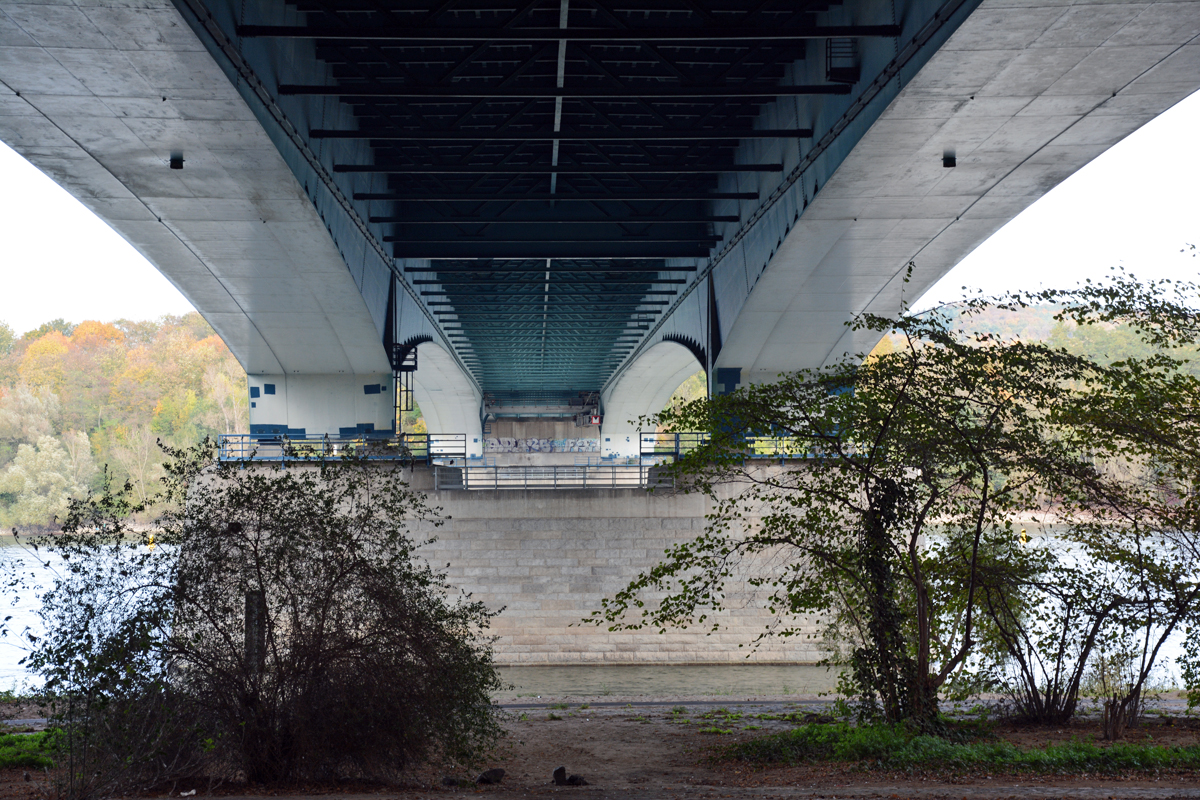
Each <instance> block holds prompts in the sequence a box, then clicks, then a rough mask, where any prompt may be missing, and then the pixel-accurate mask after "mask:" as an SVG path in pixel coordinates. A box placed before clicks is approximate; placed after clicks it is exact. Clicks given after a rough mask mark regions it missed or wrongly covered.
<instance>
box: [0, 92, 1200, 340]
mask: <svg viewBox="0 0 1200 800" xmlns="http://www.w3.org/2000/svg"><path fill="white" fill-rule="evenodd" d="M1198 131H1200V93H1197V94H1195V95H1192V96H1191V97H1189V98H1188V99H1186V100H1184V101H1183V102H1182V103H1180V104H1178V105H1177V106H1175V107H1174V108H1172V109H1170V110H1169V111H1167V112H1166V113H1164V114H1162V115H1161V116H1159V117H1158V118H1157V119H1155V120H1152V121H1151V122H1150V123H1148V124H1147V125H1145V126H1144V127H1143V128H1142V129H1141V130H1139V131H1137V132H1135V133H1134V134H1132V135H1131V136H1129V137H1128V138H1126V139H1125V140H1124V141H1123V142H1121V143H1119V144H1117V145H1116V146H1114V147H1113V148H1111V149H1110V150H1109V151H1108V152H1106V153H1104V154H1103V155H1102V156H1100V157H1099V158H1097V159H1096V160H1095V161H1093V162H1092V163H1091V164H1089V165H1088V166H1086V167H1085V168H1083V169H1081V170H1080V171H1079V172H1077V173H1076V174H1075V175H1073V176H1072V177H1071V178H1069V179H1068V180H1066V181H1064V182H1063V183H1062V184H1061V185H1060V186H1058V187H1057V188H1056V189H1054V191H1052V192H1050V193H1049V194H1047V195H1046V196H1045V197H1043V198H1042V199H1041V200H1039V201H1038V202H1037V203H1035V204H1034V205H1033V206H1031V207H1030V208H1028V209H1027V210H1026V211H1025V213H1023V214H1021V216H1019V217H1017V218H1016V219H1015V220H1013V221H1012V222H1010V223H1009V224H1008V225H1007V226H1005V227H1004V228H1003V229H1001V230H1000V231H999V232H998V233H996V235H995V236H993V237H992V238H991V239H989V240H988V241H987V242H985V243H984V244H983V245H982V246H980V247H979V248H978V249H977V250H976V251H975V252H974V253H972V254H971V255H970V256H968V257H967V258H966V259H965V260H964V261H963V262H962V263H961V264H960V265H959V266H958V267H956V268H955V269H954V270H953V271H952V272H951V273H950V274H948V275H947V276H946V277H945V278H944V279H943V280H942V281H940V282H939V283H938V284H937V285H936V286H934V287H933V288H932V289H931V290H930V291H929V292H928V293H927V294H926V296H925V298H923V299H922V301H921V303H920V304H919V305H921V306H926V305H930V304H932V303H933V302H934V301H943V300H954V299H956V298H958V297H960V296H961V293H962V290H961V288H960V287H962V286H969V287H972V288H980V289H983V290H985V291H986V292H987V293H989V294H991V293H997V292H1002V291H1006V290H1010V289H1033V288H1036V287H1037V286H1039V285H1046V286H1070V285H1073V284H1074V283H1076V282H1078V281H1080V280H1082V279H1083V278H1085V277H1088V276H1095V275H1098V274H1102V273H1103V272H1104V271H1106V268H1107V267H1109V266H1111V265H1115V264H1123V265H1124V266H1126V267H1127V268H1128V269H1130V270H1131V271H1132V272H1133V273H1134V274H1136V275H1137V276H1138V277H1145V278H1150V277H1181V278H1189V279H1190V278H1195V277H1196V276H1197V272H1200V259H1193V258H1192V257H1191V255H1190V253H1189V254H1187V255H1185V254H1182V253H1180V251H1181V250H1182V249H1183V248H1184V247H1185V245H1187V244H1196V245H1197V246H1200V134H1198V133H1197V132H1198ZM191 309H192V306H191V304H190V303H188V301H187V300H186V299H184V297H183V296H182V295H181V294H179V292H178V291H177V290H176V289H175V288H174V287H173V286H172V285H171V283H170V282H169V281H167V279H166V278H164V277H163V276H162V275H161V274H160V273H159V272H158V270H156V269H155V268H154V267H153V266H151V265H150V263H149V262H148V261H146V260H145V259H144V258H142V257H141V256H140V255H139V254H138V253H137V251H135V250H134V249H133V248H132V247H131V246H130V245H129V244H128V243H126V242H125V240H123V239H122V238H121V237H120V236H119V235H118V234H117V233H116V232H114V231H113V230H112V229H111V228H109V227H108V226H107V225H106V224H105V223H103V222H101V221H100V220H99V219H98V218H96V217H95V216H93V215H92V213H91V212H90V211H88V210H87V209H86V208H84V207H83V205H82V204H81V203H79V202H78V201H77V200H75V199H74V198H73V197H71V196H70V195H69V194H67V192H66V191H65V190H63V189H60V188H59V187H58V186H57V185H56V184H55V183H54V182H53V181H51V180H50V179H49V178H47V177H46V176H45V175H43V174H42V173H41V172H39V171H38V170H37V169H35V168H34V167H33V166H31V165H30V164H29V163H28V162H26V161H25V160H24V159H23V158H21V157H20V156H18V155H17V154H16V153H14V152H13V151H12V150H11V149H9V148H8V147H7V146H5V145H4V144H3V143H0V321H4V322H7V323H8V324H9V325H11V326H12V328H13V329H14V330H15V331H16V332H17V333H18V334H20V333H24V332H25V331H28V330H31V329H33V328H36V327H37V326H38V325H41V324H42V323H43V322H47V321H49V320H51V319H55V318H57V317H63V318H64V319H66V320H68V321H70V322H81V321H82V320H85V319H99V320H103V321H111V320H115V319H120V318H122V317H125V318H128V319H151V318H154V317H158V316H161V315H163V314H182V313H185V312H187V311H190V310H191Z"/></svg>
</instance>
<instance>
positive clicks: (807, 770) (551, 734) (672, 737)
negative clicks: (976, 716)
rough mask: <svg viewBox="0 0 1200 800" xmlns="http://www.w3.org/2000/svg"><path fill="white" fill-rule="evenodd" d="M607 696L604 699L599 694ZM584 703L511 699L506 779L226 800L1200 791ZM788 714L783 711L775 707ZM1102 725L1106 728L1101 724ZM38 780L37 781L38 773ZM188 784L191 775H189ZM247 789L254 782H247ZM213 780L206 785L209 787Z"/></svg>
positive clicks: (682, 712)
mask: <svg viewBox="0 0 1200 800" xmlns="http://www.w3.org/2000/svg"><path fill="white" fill-rule="evenodd" d="M598 700H599V699H598ZM603 700H604V701H606V702H603V703H601V702H598V701H594V702H593V704H589V705H587V706H582V707H581V704H580V703H579V701H578V700H575V701H572V702H571V703H570V705H569V706H568V707H566V708H563V707H562V706H563V703H554V702H552V701H545V700H543V701H539V702H537V703H536V704H531V703H521V704H513V705H510V706H509V707H508V708H507V712H506V713H507V715H508V721H507V724H506V727H507V729H508V731H509V736H508V737H507V739H506V740H505V742H504V743H503V744H502V745H501V747H500V749H499V750H498V751H497V753H496V754H495V757H494V758H493V759H492V760H491V761H489V762H488V763H487V764H486V765H485V766H486V767H499V768H502V769H504V770H505V773H506V774H505V777H504V778H503V780H502V782H501V783H500V784H499V785H496V786H477V785H475V784H474V783H473V779H474V778H475V776H476V775H478V773H479V770H474V771H471V772H467V771H466V770H457V771H451V772H449V773H446V772H439V771H426V772H423V773H421V774H418V775H415V776H414V779H413V782H412V783H411V784H410V785H409V787H408V788H405V789H401V790H398V789H396V788H380V789H379V790H378V791H371V792H366V793H364V792H363V790H364V787H362V786H358V787H352V786H347V787H345V788H344V789H343V790H342V791H336V792H330V791H328V790H324V791H322V790H317V791H310V792H305V793H292V792H284V791H270V790H259V791H255V790H253V789H250V790H249V791H247V788H248V787H233V786H228V785H227V786H225V787H223V790H222V791H220V794H221V795H223V800H230V799H231V798H240V797H246V798H253V800H262V798H263V797H264V796H289V795H290V796H293V797H308V798H311V797H312V796H313V795H328V796H336V797H337V798H338V799H339V800H379V798H381V797H383V798H396V800H418V798H421V799H422V800H451V798H454V797H468V796H470V797H478V798H480V799H481V800H518V799H519V798H540V797H545V798H561V800H569V798H573V797H574V798H579V799H580V800H602V799H603V800H607V799H608V798H614V800H615V799H616V798H622V799H624V798H628V800H674V799H675V798H698V799H699V800H710V799H711V800H717V798H733V799H734V800H737V799H739V798H741V799H742V800H771V799H772V798H779V799H780V800H784V799H785V798H831V799H832V798H909V797H911V798H922V799H923V800H926V799H927V800H943V799H944V800H959V799H960V798H965V799H966V800H984V799H985V798H1022V799H1025V798H1081V799H1085V798H1086V800H1106V799H1107V798H1131V799H1132V798H1147V799H1149V798H1155V799H1156V800H1158V799H1163V800H1165V798H1195V799H1196V800H1200V775H1161V776H1157V777H1156V776H1153V775H1151V776H1146V775H1138V776H1129V777H1102V778H1098V777H1086V776H1085V777H1082V778H1072V779H1063V778H1038V777H1031V776H1024V775H1022V776H1013V775H987V774H976V775H969V776H961V775H953V776H934V777H927V778H921V777H919V776H917V777H913V776H911V775H886V774H883V775H881V774H867V773H864V772H861V771H857V770H854V769H850V768H846V767H841V766H829V765H815V766H804V767H789V768H770V769H755V768H751V767H748V766H746V765H740V764H734V763H729V762H715V761H712V760H711V759H709V758H707V756H709V755H710V754H711V753H712V752H713V751H714V750H715V749H716V748H718V747H721V746H723V745H726V744H729V743H731V742H735V741H738V740H740V739H746V738H750V737H753V736H758V735H762V734H763V733H768V732H771V731H773V730H785V729H787V728H789V727H791V725H792V724H793V722H794V719H795V718H794V717H793V720H792V721H789V720H786V719H777V717H781V716H784V715H788V714H792V715H800V716H801V717H803V716H804V715H806V714H824V713H825V712H827V710H828V704H827V703H824V702H819V701H818V700H817V699H816V698H812V699H811V700H809V701H808V702H796V701H795V699H794V698H790V699H787V700H786V701H785V699H783V698H776V699H763V700H759V701H755V702H745V701H742V702H737V701H733V700H732V699H730V700H726V701H722V700H716V701H714V700H713V699H712V698H706V699H700V698H686V699H682V698H674V699H664V700H656V701H649V702H648V701H647V699H646V698H637V699H636V701H635V700H634V699H633V698H630V703H629V704H628V705H627V704H626V703H625V702H624V701H615V700H614V699H613V698H603ZM772 717H776V719H772ZM1163 719H1164V718H1163V717H1157V716H1151V717H1150V718H1149V721H1148V723H1147V726H1146V727H1144V728H1141V729H1139V730H1138V731H1137V732H1135V733H1133V734H1131V735H1130V737H1129V738H1130V739H1135V738H1142V737H1144V736H1150V737H1152V738H1153V739H1154V740H1155V741H1157V742H1162V743H1170V744H1200V720H1195V719H1179V718H1178V717H1176V718H1175V720H1173V721H1172V722H1171V723H1170V724H1164V722H1163ZM1093 728H1095V730H1092V729H1093ZM1098 730H1099V729H1098V726H1097V725H1096V724H1095V723H1094V722H1089V721H1086V720H1085V721H1080V722H1078V723H1076V724H1074V725H1072V726H1068V727H1064V728H1056V729H1029V728H1015V727H1009V728H1005V727H1004V726H1001V728H1000V730H999V732H998V733H999V735H1000V736H1002V737H1003V738H1005V739H1008V740H1009V741H1013V742H1014V743H1018V744H1024V745H1044V744H1046V743H1047V742H1050V741H1067V740H1070V739H1072V738H1079V737H1083V736H1087V735H1089V734H1095V733H1098ZM559 766H563V767H566V769H567V771H568V774H575V775H580V776H582V777H583V778H584V779H585V780H586V781H587V782H588V785H586V786H555V785H553V783H552V781H551V775H552V773H553V771H554V769H555V768H556V767H559ZM445 777H453V778H457V779H467V780H466V781H465V782H464V784H461V785H456V786H446V785H443V782H442V781H443V778H445ZM35 782H36V781H35ZM33 788H34V786H32V785H31V784H30V783H28V782H24V781H23V777H22V775H21V774H20V772H16V773H13V774H10V775H0V800H6V799H7V798H13V799H14V800H25V799H26V798H32V797H34V796H36V794H37V793H36V792H34V791H31V789H33ZM180 788H183V787H180ZM243 792H244V794H243ZM204 794H205V789H204V788H203V787H200V789H199V792H198V794H197V795H196V796H197V797H198V798H199V797H203V796H204Z"/></svg>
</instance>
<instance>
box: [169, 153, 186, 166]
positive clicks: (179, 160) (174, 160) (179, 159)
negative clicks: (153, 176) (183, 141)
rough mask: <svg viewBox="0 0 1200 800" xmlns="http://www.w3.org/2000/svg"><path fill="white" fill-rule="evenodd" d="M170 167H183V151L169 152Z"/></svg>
mask: <svg viewBox="0 0 1200 800" xmlns="http://www.w3.org/2000/svg"><path fill="white" fill-rule="evenodd" d="M171 169H183V153H180V152H178V151H176V152H174V153H171Z"/></svg>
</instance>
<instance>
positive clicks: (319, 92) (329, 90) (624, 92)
mask: <svg viewBox="0 0 1200 800" xmlns="http://www.w3.org/2000/svg"><path fill="white" fill-rule="evenodd" d="M850 89H851V87H850V85H849V84H845V83H818V84H805V85H797V86H783V85H771V84H763V85H754V86H744V85H741V84H736V83H730V84H722V85H711V84H710V85H706V86H685V85H668V86H662V85H657V84H655V85H650V86H617V87H611V88H607V89H604V88H600V87H587V88H579V89H575V88H571V87H569V86H568V87H563V88H561V89H557V88H553V87H528V88H521V87H518V86H496V87H484V86H481V87H477V88H470V87H467V86H462V85H460V84H457V83H455V84H450V85H449V86H430V85H428V84H421V85H419V86H409V85H405V84H401V85H397V86H387V85H382V86H381V85H378V84H372V85H370V86H355V85H353V84H351V85H349V86H339V85H332V84H331V85H325V84H319V85H310V84H296V83H281V84H279V90H278V91H279V94H281V95H303V96H307V97H396V98H411V99H414V100H433V101H436V100H474V99H477V98H518V99H536V98H545V99H548V100H556V99H558V98H560V97H561V98H563V99H570V98H574V97H580V98H597V99H599V98H613V99H624V98H629V97H641V98H646V99H672V98H685V97H737V98H743V97H763V98H774V97H805V96H808V95H825V94H850Z"/></svg>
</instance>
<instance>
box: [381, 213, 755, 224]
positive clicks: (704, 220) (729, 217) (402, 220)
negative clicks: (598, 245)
mask: <svg viewBox="0 0 1200 800" xmlns="http://www.w3.org/2000/svg"><path fill="white" fill-rule="evenodd" d="M370 221H371V222H384V223H397V224H405V225H705V224H708V223H710V222H712V223H716V222H740V221H741V217H739V216H737V215H736V214H725V215H716V216H711V217H705V216H700V215H699V214H696V215H693V216H691V217H684V218H671V217H609V218H607V219H605V218H602V217H592V218H589V219H570V218H568V217H559V218H555V219H537V218H535V217H518V218H516V219H508V218H505V217H487V218H480V217H417V218H413V217H400V216H391V217H371V218H370Z"/></svg>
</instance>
